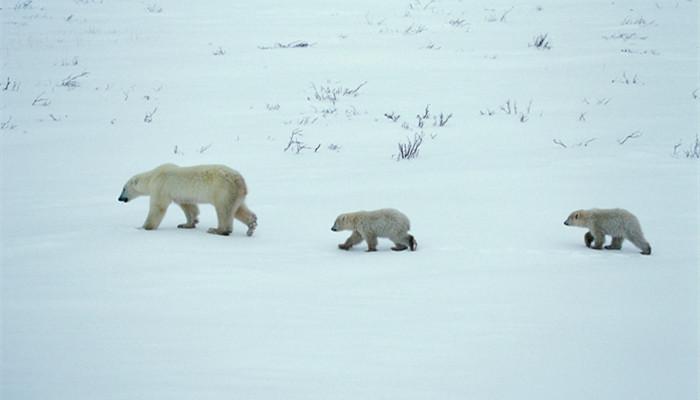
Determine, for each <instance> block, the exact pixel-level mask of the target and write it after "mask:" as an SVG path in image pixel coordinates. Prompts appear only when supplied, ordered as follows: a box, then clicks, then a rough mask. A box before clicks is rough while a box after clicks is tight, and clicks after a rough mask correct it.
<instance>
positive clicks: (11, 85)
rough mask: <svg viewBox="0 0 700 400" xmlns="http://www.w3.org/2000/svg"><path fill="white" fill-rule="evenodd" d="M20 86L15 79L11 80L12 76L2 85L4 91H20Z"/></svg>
mask: <svg viewBox="0 0 700 400" xmlns="http://www.w3.org/2000/svg"><path fill="white" fill-rule="evenodd" d="M19 87H20V84H19V82H17V81H15V80H10V77H7V80H6V81H5V83H4V84H3V85H2V91H3V92H17V91H19Z"/></svg>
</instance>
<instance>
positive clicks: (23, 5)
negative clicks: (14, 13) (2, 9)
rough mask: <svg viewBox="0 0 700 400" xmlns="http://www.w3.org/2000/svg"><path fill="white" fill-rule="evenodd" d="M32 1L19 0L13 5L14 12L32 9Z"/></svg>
mask: <svg viewBox="0 0 700 400" xmlns="http://www.w3.org/2000/svg"><path fill="white" fill-rule="evenodd" d="M32 3H33V1H32V0H21V1H18V2H17V3H15V10H29V9H31V8H32Z"/></svg>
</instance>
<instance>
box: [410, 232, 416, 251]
mask: <svg viewBox="0 0 700 400" xmlns="http://www.w3.org/2000/svg"><path fill="white" fill-rule="evenodd" d="M408 246H409V248H410V249H411V251H416V249H417V248H418V242H416V238H414V237H413V235H408Z"/></svg>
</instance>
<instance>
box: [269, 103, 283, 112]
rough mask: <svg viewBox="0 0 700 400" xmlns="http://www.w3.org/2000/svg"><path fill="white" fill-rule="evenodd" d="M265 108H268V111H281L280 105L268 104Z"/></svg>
mask: <svg viewBox="0 0 700 400" xmlns="http://www.w3.org/2000/svg"><path fill="white" fill-rule="evenodd" d="M265 108H267V111H279V110H280V105H279V104H270V103H267V104H265Z"/></svg>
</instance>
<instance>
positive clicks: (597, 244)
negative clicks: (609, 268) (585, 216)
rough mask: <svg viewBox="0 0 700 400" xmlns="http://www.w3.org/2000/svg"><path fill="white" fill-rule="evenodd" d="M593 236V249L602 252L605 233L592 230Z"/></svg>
mask: <svg viewBox="0 0 700 400" xmlns="http://www.w3.org/2000/svg"><path fill="white" fill-rule="evenodd" d="M590 233H591V235H592V236H593V246H592V247H591V248H592V249H595V250H602V249H603V245H604V244H605V233H603V232H602V231H600V230H592V231H591V232H590Z"/></svg>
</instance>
